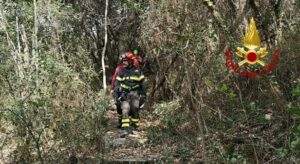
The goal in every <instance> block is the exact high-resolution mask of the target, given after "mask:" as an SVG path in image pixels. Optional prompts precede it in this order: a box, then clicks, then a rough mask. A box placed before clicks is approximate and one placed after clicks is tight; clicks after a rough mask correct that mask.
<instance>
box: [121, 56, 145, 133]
mask: <svg viewBox="0 0 300 164" xmlns="http://www.w3.org/2000/svg"><path fill="white" fill-rule="evenodd" d="M123 66H124V67H123V69H122V70H121V71H120V72H119V73H118V75H117V77H116V85H115V90H116V91H115V92H118V93H119V96H118V100H119V101H120V102H121V109H122V119H121V128H122V129H123V130H125V131H128V130H129V129H130V127H133V128H137V127H138V125H139V109H140V105H141V101H144V99H145V97H146V93H145V88H144V85H143V82H144V79H145V77H144V75H143V73H142V71H141V70H140V69H139V68H138V67H135V66H134V56H131V55H128V56H127V57H126V58H125V59H124V60H123Z"/></svg>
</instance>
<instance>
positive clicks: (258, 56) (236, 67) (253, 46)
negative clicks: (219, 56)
mask: <svg viewBox="0 0 300 164" xmlns="http://www.w3.org/2000/svg"><path fill="white" fill-rule="evenodd" d="M242 42H243V47H237V51H236V55H237V56H238V57H240V58H242V60H241V61H240V62H238V64H236V63H234V62H233V53H232V51H231V50H230V49H228V50H227V51H226V53H225V56H226V66H227V68H228V69H229V70H231V71H233V72H235V73H238V74H239V75H240V76H243V77H250V78H253V77H256V76H258V75H264V74H269V73H271V72H272V70H273V69H274V68H275V67H276V66H277V64H278V62H279V52H280V51H279V50H278V49H277V50H276V51H275V52H274V54H273V56H272V59H271V62H270V63H269V64H265V63H264V61H263V58H264V57H265V56H266V55H267V54H268V51H267V48H266V47H261V40H260V37H259V32H258V30H257V28H256V24H255V21H254V19H253V18H251V20H250V23H249V25H248V27H247V29H246V33H245V36H244V37H243V39H242ZM245 64H248V65H255V64H258V65H261V66H262V68H261V69H259V70H255V71H247V70H242V69H241V68H240V67H241V66H243V65H245Z"/></svg>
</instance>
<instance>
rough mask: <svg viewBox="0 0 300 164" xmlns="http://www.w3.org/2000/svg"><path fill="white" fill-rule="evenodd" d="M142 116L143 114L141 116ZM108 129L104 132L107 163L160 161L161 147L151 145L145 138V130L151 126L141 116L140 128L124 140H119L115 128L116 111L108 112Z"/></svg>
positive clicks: (117, 131) (116, 121) (149, 122)
mask: <svg viewBox="0 0 300 164" xmlns="http://www.w3.org/2000/svg"><path fill="white" fill-rule="evenodd" d="M142 115H143V114H142ZM106 117H107V118H108V127H107V130H106V132H105V136H104V140H105V150H106V153H105V159H106V160H108V161H156V160H159V159H161V146H160V145H151V144H150V143H149V140H148V138H147V128H149V126H150V125H151V124H152V122H151V121H148V120H146V118H145V117H143V116H141V120H140V127H139V129H138V130H137V131H133V133H132V134H129V135H128V136H126V137H125V138H121V137H120V134H119V131H120V129H118V128H117V123H118V118H117V112H116V110H108V111H107V113H106Z"/></svg>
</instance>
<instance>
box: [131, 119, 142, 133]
mask: <svg viewBox="0 0 300 164" xmlns="http://www.w3.org/2000/svg"><path fill="white" fill-rule="evenodd" d="M139 121H140V120H139V119H138V118H131V119H130V126H131V127H133V128H134V129H135V130H136V129H137V128H138V127H139Z"/></svg>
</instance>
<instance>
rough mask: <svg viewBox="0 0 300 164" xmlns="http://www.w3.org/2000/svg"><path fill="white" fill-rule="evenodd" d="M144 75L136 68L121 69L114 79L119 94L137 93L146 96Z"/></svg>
mask: <svg viewBox="0 0 300 164" xmlns="http://www.w3.org/2000/svg"><path fill="white" fill-rule="evenodd" d="M144 79H145V77H144V75H143V73H142V71H141V70H140V69H138V68H136V67H125V68H123V69H122V70H121V71H120V72H119V74H118V75H117V77H116V88H117V89H118V90H120V91H121V92H125V93H129V92H130V91H137V92H138V94H139V95H146V93H145V88H144V84H143V82H144Z"/></svg>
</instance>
